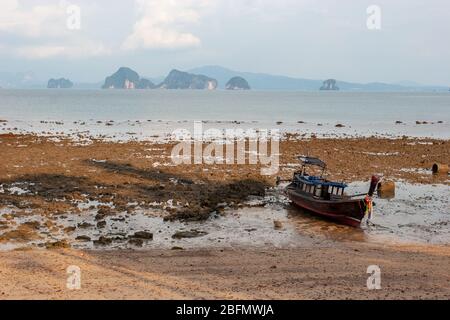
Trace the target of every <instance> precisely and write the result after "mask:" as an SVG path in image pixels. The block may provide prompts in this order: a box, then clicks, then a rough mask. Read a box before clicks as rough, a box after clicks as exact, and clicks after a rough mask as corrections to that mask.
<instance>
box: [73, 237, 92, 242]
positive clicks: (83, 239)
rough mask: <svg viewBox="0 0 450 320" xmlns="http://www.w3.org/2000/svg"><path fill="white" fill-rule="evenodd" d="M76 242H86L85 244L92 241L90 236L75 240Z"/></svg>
mask: <svg viewBox="0 0 450 320" xmlns="http://www.w3.org/2000/svg"><path fill="white" fill-rule="evenodd" d="M75 240H78V241H84V242H89V241H91V237H88V236H78V237H76V238H75Z"/></svg>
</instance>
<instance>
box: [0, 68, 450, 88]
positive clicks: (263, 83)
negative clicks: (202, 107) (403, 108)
mask: <svg viewBox="0 0 450 320" xmlns="http://www.w3.org/2000/svg"><path fill="white" fill-rule="evenodd" d="M187 72H188V73H190V74H194V75H201V76H206V77H208V78H211V79H214V80H217V86H218V89H225V88H226V84H227V83H228V81H229V80H230V79H232V78H235V77H240V78H243V79H244V80H246V82H247V83H248V85H249V86H250V87H251V89H252V90H286V91H319V89H320V88H323V86H324V81H328V80H333V81H334V79H321V80H314V79H304V78H294V77H287V76H280V75H271V74H265V73H252V72H241V71H234V70H231V69H227V68H224V67H220V66H203V67H198V68H194V69H190V70H187ZM144 79H148V81H149V82H152V83H154V84H159V83H163V82H164V81H165V79H166V77H161V76H160V77H148V76H147V77H144ZM146 81H147V80H146ZM104 83H105V82H104V81H100V80H99V81H96V82H93V83H77V82H75V81H74V86H73V88H75V89H100V88H101V87H102V85H104ZM47 84H48V83H47V80H45V81H43V80H41V79H39V78H38V77H36V76H35V75H34V74H33V73H14V74H13V73H4V72H0V87H2V88H18V89H27V88H29V89H37V88H46V87H47ZM148 85H149V84H148ZM336 86H337V87H338V88H339V90H341V91H361V92H363V91H372V92H376V91H379V92H414V91H416V92H435V91H439V92H444V91H445V92H448V91H449V87H446V86H427V85H422V84H419V83H415V82H412V81H401V82H397V83H381V82H372V83H353V82H346V81H341V80H339V79H336Z"/></svg>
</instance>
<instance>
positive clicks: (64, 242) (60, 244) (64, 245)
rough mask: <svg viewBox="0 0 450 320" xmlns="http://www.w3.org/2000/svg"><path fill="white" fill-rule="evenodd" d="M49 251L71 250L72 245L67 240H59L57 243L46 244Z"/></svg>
mask: <svg viewBox="0 0 450 320" xmlns="http://www.w3.org/2000/svg"><path fill="white" fill-rule="evenodd" d="M45 247H46V248H47V249H61V248H69V247H70V245H69V243H68V242H67V240H59V241H55V242H47V243H46V244H45Z"/></svg>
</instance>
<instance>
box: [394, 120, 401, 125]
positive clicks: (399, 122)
mask: <svg viewBox="0 0 450 320" xmlns="http://www.w3.org/2000/svg"><path fill="white" fill-rule="evenodd" d="M402 123H403V122H402V121H400V120H397V121H395V124H402Z"/></svg>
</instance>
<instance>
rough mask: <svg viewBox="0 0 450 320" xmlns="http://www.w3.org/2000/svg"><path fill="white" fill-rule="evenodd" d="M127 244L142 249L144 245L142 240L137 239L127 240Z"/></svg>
mask: <svg viewBox="0 0 450 320" xmlns="http://www.w3.org/2000/svg"><path fill="white" fill-rule="evenodd" d="M128 243H129V244H131V245H133V246H136V247H142V246H143V245H144V240H142V239H137V238H130V239H128Z"/></svg>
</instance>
